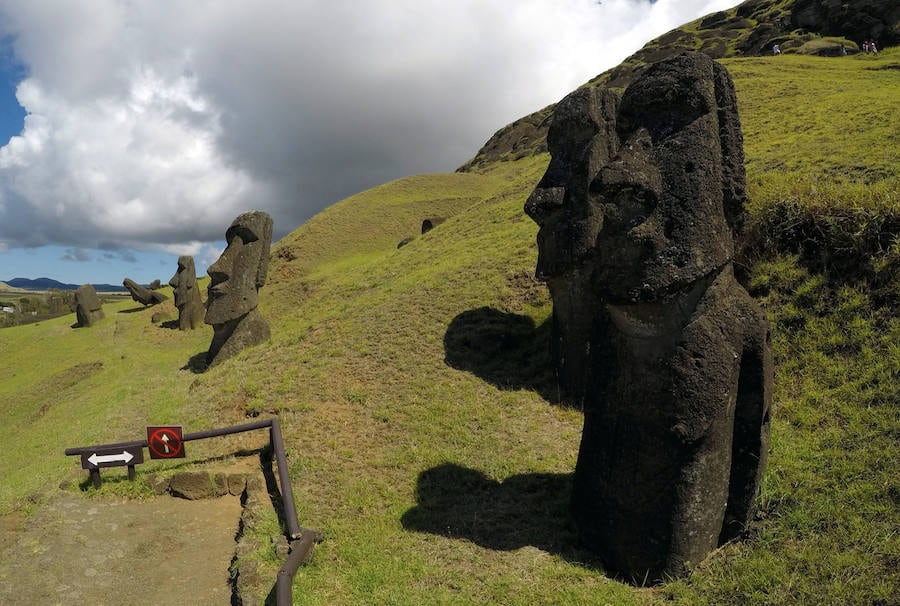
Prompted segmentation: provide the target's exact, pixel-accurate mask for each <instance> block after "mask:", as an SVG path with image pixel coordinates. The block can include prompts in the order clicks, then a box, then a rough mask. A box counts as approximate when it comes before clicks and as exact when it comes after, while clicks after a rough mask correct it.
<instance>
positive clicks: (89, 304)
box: [75, 284, 104, 326]
mask: <svg viewBox="0 0 900 606" xmlns="http://www.w3.org/2000/svg"><path fill="white" fill-rule="evenodd" d="M103 317H104V316H103V304H102V303H101V302H100V297H98V296H97V291H96V290H94V287H93V286H91V285H90V284H83V285H81V286H79V287H78V290H76V291H75V318H76V320H77V323H78V326H91V325H92V324H93V323H94V322H97V321H98V320H102V319H103Z"/></svg>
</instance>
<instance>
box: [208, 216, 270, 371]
mask: <svg viewBox="0 0 900 606" xmlns="http://www.w3.org/2000/svg"><path fill="white" fill-rule="evenodd" d="M225 240H226V241H227V242H228V247H227V248H226V249H225V252H223V253H222V256H221V257H219V259H218V260H217V261H216V262H215V263H213V264H212V265H210V266H209V269H208V270H207V273H208V274H209V277H210V278H211V280H210V283H209V290H208V293H209V296H208V298H207V303H206V317H205V318H204V321H205V322H206V323H207V324H211V325H212V327H213V340H212V343H211V344H210V346H209V352H208V353H207V354H206V362H207V364H209V365H210V366H212V365H214V364H218V363H219V362H221V361H222V360H225V359H227V358H230V357H231V356H233V355H235V354H236V353H238V352H239V351H241V350H242V349H244V348H247V347H250V346H252V345H256V344H258V343H262V342H263V341H267V340H268V339H269V334H270V333H269V324H268V323H267V322H266V321H265V319H263V317H262V316H261V315H260V314H259V312H258V311H257V309H256V306H257V304H258V302H259V298H258V293H259V289H260V288H261V287H262V286H263V285H264V284H265V283H266V273H267V272H268V269H269V246H270V245H271V243H272V218H271V217H270V216H269V215H267V214H266V213H264V212H262V211H258V210H254V211H250V212H246V213H244V214H242V215H240V216H238V218H236V219H235V220H234V222H232V224H231V227H229V228H228V230H227V231H226V232H225Z"/></svg>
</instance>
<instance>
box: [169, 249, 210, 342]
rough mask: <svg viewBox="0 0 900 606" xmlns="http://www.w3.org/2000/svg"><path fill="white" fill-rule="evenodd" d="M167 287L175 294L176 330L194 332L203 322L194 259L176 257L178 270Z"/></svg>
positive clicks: (183, 256) (188, 256) (190, 257)
mask: <svg viewBox="0 0 900 606" xmlns="http://www.w3.org/2000/svg"><path fill="white" fill-rule="evenodd" d="M169 286H171V287H172V290H173V292H174V293H175V307H177V308H178V328H179V329H180V330H194V329H195V328H197V327H198V326H200V323H201V322H202V321H203V301H202V300H201V299H200V288H199V287H198V286H197V273H196V270H195V269H194V257H192V256H190V255H182V256H180V257H178V269H177V270H176V271H175V275H174V276H172V279H171V280H169Z"/></svg>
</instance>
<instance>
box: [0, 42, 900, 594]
mask: <svg viewBox="0 0 900 606" xmlns="http://www.w3.org/2000/svg"><path fill="white" fill-rule="evenodd" d="M844 59H846V61H845V60H844ZM844 59H825V58H819V57H810V56H799V55H798V56H793V57H787V56H782V57H779V58H769V57H751V58H737V59H727V60H725V61H724V63H725V64H726V66H727V67H728V68H729V70H731V72H732V74H733V76H734V78H735V82H736V85H737V87H738V96H739V103H740V110H741V113H742V120H743V123H744V132H745V138H746V142H745V145H746V152H747V163H748V182H749V183H748V185H749V188H750V195H751V198H752V201H753V203H752V206H751V208H750V210H751V214H752V219H751V220H752V226H753V233H754V234H755V238H756V240H755V243H754V244H755V246H754V247H750V248H748V251H747V253H746V258H745V259H744V262H745V263H747V264H748V266H746V267H745V268H744V273H745V277H746V279H747V281H748V284H749V286H750V287H751V290H752V292H753V293H754V294H755V295H756V296H758V297H759V298H760V300H761V301H762V303H763V304H764V305H765V307H766V310H767V312H768V313H769V315H770V317H771V319H772V323H773V332H774V334H775V343H774V347H775V353H776V358H777V363H778V368H777V376H776V402H777V409H776V412H775V416H774V421H773V424H774V425H773V442H772V453H771V456H770V463H769V465H770V467H769V471H768V474H767V476H766V480H765V485H764V489H763V494H762V495H761V499H760V512H759V515H758V517H757V519H756V521H755V525H754V528H753V532H752V535H753V536H752V537H751V540H749V541H746V542H740V543H735V544H730V545H727V546H725V547H724V548H722V549H721V550H719V551H717V552H716V553H715V554H714V555H713V556H712V557H711V558H710V559H709V560H708V561H707V562H705V563H704V564H703V565H702V566H701V567H700V568H699V569H698V570H697V571H696V572H695V573H694V575H692V577H691V578H690V579H688V580H685V581H677V582H672V583H668V584H666V585H663V586H662V587H660V588H655V589H652V590H650V589H635V588H633V587H631V586H629V585H625V584H622V583H619V582H617V581H615V580H613V579H609V578H607V577H605V576H604V575H603V573H602V569H601V568H600V567H599V565H598V564H597V563H596V562H594V561H592V560H591V559H590V556H589V555H588V554H586V553H584V552H583V551H581V550H580V549H579V548H578V546H577V544H576V541H575V537H574V533H573V531H572V529H571V528H570V526H569V525H568V522H567V503H568V493H569V490H570V486H571V473H572V469H573V466H574V461H575V456H576V453H577V448H578V441H579V437H580V431H581V415H580V413H579V412H577V411H575V410H571V409H568V408H565V407H561V406H558V405H556V404H554V403H553V401H554V399H555V398H554V393H553V387H552V383H551V382H550V381H549V377H548V376H547V374H546V371H545V370H544V369H545V368H546V351H547V347H546V346H547V342H546V339H547V332H548V330H547V325H546V321H547V318H548V317H549V315H550V311H551V310H550V305H549V298H548V296H547V294H546V290H545V288H544V287H543V286H542V285H540V284H537V283H535V282H534V280H533V279H532V278H531V276H532V273H533V269H534V263H535V259H536V255H537V250H536V245H535V234H536V231H537V229H536V226H535V225H534V224H533V223H532V222H531V221H530V220H529V219H528V218H527V217H525V216H524V214H523V212H522V205H523V203H524V200H525V198H526V197H527V195H528V193H529V192H530V191H531V189H532V187H533V186H534V184H535V183H536V182H537V180H538V179H539V178H540V176H541V174H542V172H543V170H544V168H545V166H546V162H547V156H546V155H540V154H539V155H530V154H525V155H523V156H522V157H521V158H519V159H518V160H516V161H514V162H486V163H483V164H482V165H481V166H480V168H479V169H478V170H477V172H475V173H473V174H453V175H425V176H418V177H412V178H408V179H401V180H399V181H396V182H393V183H389V184H385V185H382V186H380V187H378V188H374V189H373V190H369V191H367V192H363V193H361V194H359V195H357V196H354V197H352V198H349V199H347V200H345V201H343V202H341V203H339V204H337V205H335V206H333V207H331V208H329V209H326V210H325V211H324V212H322V213H321V214H320V215H319V216H317V217H316V218H314V219H313V220H311V221H310V222H309V223H308V224H307V225H305V226H303V227H301V228H300V229H298V230H297V231H295V232H294V233H292V234H291V235H289V236H287V237H286V238H285V239H284V240H282V241H281V242H279V243H278V244H277V245H276V246H275V247H274V248H273V253H272V264H271V270H270V284H268V285H267V286H266V287H265V288H264V289H263V290H262V291H261V307H262V311H263V314H264V315H265V316H266V317H268V318H270V320H271V324H272V334H273V338H272V341H271V342H270V343H268V344H265V345H262V346H259V347H256V348H254V349H252V350H249V351H247V352H244V353H243V354H241V355H239V356H238V357H236V358H234V359H232V360H229V361H227V362H225V363H224V364H222V365H221V366H218V367H216V368H213V369H212V370H210V371H209V372H207V373H205V374H203V375H194V374H192V372H191V371H190V370H189V365H188V362H189V361H190V359H191V357H192V356H195V355H197V354H199V353H202V352H203V351H204V350H205V348H206V346H207V345H208V343H209V338H210V336H211V334H210V332H211V331H209V330H208V329H206V330H201V331H196V332H193V333H181V332H178V331H173V330H167V329H164V328H160V327H159V326H155V325H151V324H150V323H149V319H148V316H149V312H144V311H142V310H137V311H134V312H133V313H126V312H129V311H131V310H132V309H134V308H133V307H132V305H131V304H129V303H125V302H123V303H119V304H116V305H115V306H108V310H107V319H106V320H104V321H103V322H101V323H100V324H99V325H98V326H97V327H95V328H92V329H90V330H83V329H80V330H71V329H70V328H69V324H70V323H71V322H72V321H73V318H72V317H69V318H63V319H58V320H54V321H48V322H42V323H40V324H39V325H33V326H27V327H19V328H12V329H5V330H3V331H0V340H2V344H3V350H4V351H5V352H6V351H15V352H16V356H14V357H13V358H12V359H10V360H8V362H9V363H8V364H5V365H3V366H2V367H0V414H2V415H3V419H4V423H3V424H2V427H0V443H3V444H6V445H8V444H15V447H14V448H13V449H12V450H14V451H16V453H15V455H14V456H13V457H12V458H9V457H7V458H6V459H4V461H3V463H2V464H0V465H2V467H0V470H2V475H3V478H4V482H3V483H0V508H2V509H3V510H9V509H11V508H18V509H22V508H27V507H35V506H39V503H40V498H41V497H40V496H38V497H33V496H32V495H34V493H35V492H39V491H41V490H45V491H46V490H47V489H42V487H44V486H48V485H50V486H54V485H55V484H56V483H57V482H59V481H60V480H62V479H64V478H67V477H68V478H80V477H81V476H82V472H80V471H79V470H77V469H76V467H77V464H76V463H75V461H73V460H71V459H70V460H66V459H65V458H64V457H62V456H61V452H62V449H63V448H64V447H66V446H72V445H79V444H84V443H90V442H99V441H105V440H117V439H133V438H134V437H139V436H140V435H141V432H142V431H143V426H144V425H145V424H148V423H152V424H164V423H177V424H180V423H183V424H184V425H185V426H186V430H188V431H193V430H197V429H203V428H207V427H214V426H222V425H226V424H229V423H230V422H236V421H237V422H239V421H241V420H242V419H244V418H245V416H246V415H258V414H263V415H269V414H278V415H279V416H280V417H281V419H282V423H283V428H284V432H285V434H286V435H285V437H286V442H287V448H288V451H289V460H290V467H291V473H292V477H293V479H294V482H295V494H296V498H297V503H298V511H299V516H300V519H301V523H302V524H304V525H308V526H313V527H319V528H322V529H324V530H325V533H326V540H325V542H324V543H323V544H322V545H321V546H320V547H319V548H318V550H317V553H316V556H315V558H314V560H313V562H312V564H311V565H310V566H309V567H308V568H305V569H303V570H302V571H301V572H300V573H299V574H298V577H297V579H296V582H295V589H294V595H295V602H296V603H302V604H361V603H375V604H385V603H390V604H422V603H429V604H483V603H502V604H522V605H525V604H535V603H543V604H604V603H612V604H639V603H648V602H662V601H673V602H675V603H681V604H722V603H744V604H794V603H841V604H873V603H883V604H887V603H890V602H891V600H893V599H895V596H896V595H897V594H898V592H900V576H898V575H900V573H898V566H897V562H898V558H900V537H898V536H897V534H896V528H897V526H898V524H900V515H898V503H900V501H898V495H900V483H898V478H897V476H896V469H897V467H898V463H900V447H898V445H897V436H898V435H900V409H898V406H897V402H898V400H900V393H898V383H900V382H898V381H897V376H898V373H900V348H898V346H897V343H900V321H898V318H897V314H896V293H897V290H896V288H895V286H896V284H897V282H896V275H897V272H896V270H897V267H898V263H900V236H898V233H900V229H898V217H900V198H898V181H897V175H896V163H895V161H893V159H894V158H896V157H897V150H898V145H897V140H896V137H897V133H896V132H894V131H891V129H890V128H889V125H890V124H891V123H892V116H893V115H894V113H895V111H896V106H895V99H896V98H898V93H900V70H898V69H897V66H898V64H900V55H898V53H897V52H896V51H893V52H887V53H883V54H882V56H880V57H879V58H877V59H876V58H872V57H863V56H858V57H849V58H844ZM435 215H437V216H447V217H449V218H448V220H447V221H446V222H444V223H442V224H441V225H439V226H438V227H437V228H435V229H434V230H432V231H430V232H428V233H427V234H424V235H422V236H420V237H417V238H416V239H415V240H413V241H412V242H411V243H410V244H408V245H407V246H404V247H403V248H400V249H398V248H397V247H396V243H397V241H398V240H399V239H401V238H403V237H406V236H410V235H413V234H415V233H417V231H418V226H419V225H420V223H421V220H422V219H423V218H425V217H426V216H435ZM841 263H849V264H850V265H851V266H852V267H854V268H855V270H854V272H852V273H850V272H847V271H846V269H845V268H844V266H843V265H841ZM892 293H893V294H892ZM179 369H180V370H179ZM234 448H235V444H234V443H215V442H210V443H209V444H198V446H197V448H196V450H195V449H193V448H192V453H191V457H192V458H193V457H195V456H197V457H203V456H215V455H225V454H228V453H231V452H234ZM167 465H171V464H169V463H152V464H147V465H146V466H144V467H142V468H141V472H144V473H146V471H150V470H155V469H160V468H166V466H167ZM109 475H113V474H112V473H110V474H109ZM108 484H110V485H111V486H110V487H109V490H116V489H117V487H116V486H115V483H114V482H108ZM123 484H124V483H123ZM118 489H119V490H123V491H125V490H128V489H127V488H125V487H122V486H120V487H119V488H118ZM104 490H107V489H106V488H105V489H104ZM29 497H32V498H31V499H30V501H31V502H32V504H31V505H28V503H29ZM35 502H36V503H38V505H34V504H33V503H35ZM272 527H273V528H277V523H273V524H272ZM266 544H268V543H266ZM248 557H254V558H256V559H258V560H259V562H260V565H261V567H262V568H261V572H260V574H261V577H262V578H274V574H275V571H276V570H277V566H278V565H279V564H280V562H279V560H278V558H276V557H275V555H274V551H273V549H271V548H270V549H264V550H262V551H261V552H259V553H257V554H254V555H251V556H248ZM268 589H269V587H263V588H261V591H262V593H263V594H264V593H265V592H267V591H268Z"/></svg>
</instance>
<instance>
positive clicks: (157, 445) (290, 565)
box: [66, 419, 322, 606]
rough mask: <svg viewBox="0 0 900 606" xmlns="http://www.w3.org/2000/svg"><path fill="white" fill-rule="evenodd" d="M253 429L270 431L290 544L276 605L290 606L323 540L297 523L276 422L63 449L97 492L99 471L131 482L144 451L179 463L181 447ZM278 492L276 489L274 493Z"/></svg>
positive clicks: (154, 432) (157, 432) (177, 429)
mask: <svg viewBox="0 0 900 606" xmlns="http://www.w3.org/2000/svg"><path fill="white" fill-rule="evenodd" d="M255 429H268V430H269V445H270V447H271V449H272V452H273V453H274V455H275V469H276V471H277V472H278V486H279V487H280V493H281V505H282V511H283V512H284V514H283V515H284V518H285V519H284V522H285V525H286V526H287V532H286V534H287V538H288V540H289V541H290V552H289V553H290V555H289V556H288V559H287V562H285V564H284V566H283V567H282V568H281V570H280V571H279V572H278V577H277V579H276V581H275V603H276V604H278V606H289V605H290V604H292V603H293V599H292V596H291V587H292V585H293V579H294V575H295V574H296V573H297V569H298V568H299V567H300V566H301V565H302V564H305V563H306V562H307V561H309V558H310V557H311V556H312V549H313V546H314V545H315V543H317V542H319V541H321V540H322V533H320V532H319V531H316V530H310V529H301V528H300V522H299V521H298V520H297V509H296V505H295V504H294V493H293V489H292V488H291V476H290V473H289V471H288V466H287V455H286V454H285V450H284V439H283V438H282V436H281V425H280V423H279V422H278V419H267V420H264V421H255V422H253V423H246V424H244V425H235V426H233V427H222V428H219V429H207V430H205V431H197V432H193V433H189V434H187V435H184V434H183V432H182V428H181V426H177V425H176V426H171V425H163V426H155V427H148V428H147V440H146V441H134V442H119V443H117V444H103V445H98V446H77V447H74V448H66V455H67V456H80V457H81V466H82V468H83V469H87V470H89V471H90V472H91V480H93V482H94V487H95V488H100V468H101V467H115V466H122V465H127V466H128V479H129V480H134V475H135V474H134V466H135V465H136V464H137V463H143V462H144V451H143V449H144V448H145V447H146V448H147V450H148V451H149V452H150V458H151V459H180V458H183V457H184V456H185V454H184V443H185V442H186V441H190V440H204V439H206V438H215V437H217V436H225V435H230V434H235V433H242V432H245V431H253V430H255ZM276 491H278V489H276Z"/></svg>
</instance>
